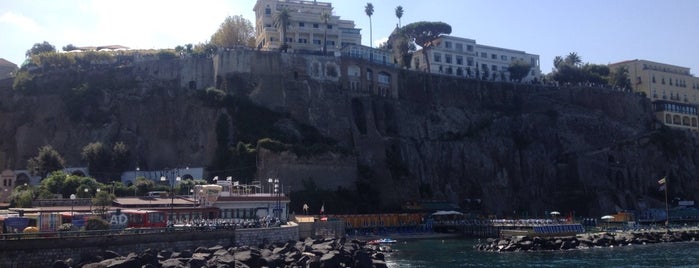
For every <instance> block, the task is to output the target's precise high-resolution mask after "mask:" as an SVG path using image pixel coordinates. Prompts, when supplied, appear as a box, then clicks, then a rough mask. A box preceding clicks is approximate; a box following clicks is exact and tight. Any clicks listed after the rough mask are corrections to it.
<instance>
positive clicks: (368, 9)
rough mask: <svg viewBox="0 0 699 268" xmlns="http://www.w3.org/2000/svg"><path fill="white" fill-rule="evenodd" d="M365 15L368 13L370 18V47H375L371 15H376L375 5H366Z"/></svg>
mask: <svg viewBox="0 0 699 268" xmlns="http://www.w3.org/2000/svg"><path fill="white" fill-rule="evenodd" d="M364 13H366V15H367V16H369V47H374V44H372V43H373V42H374V33H373V32H372V28H373V27H372V25H371V15H374V5H372V4H371V3H366V6H364Z"/></svg>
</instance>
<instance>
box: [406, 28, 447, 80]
mask: <svg viewBox="0 0 699 268" xmlns="http://www.w3.org/2000/svg"><path fill="white" fill-rule="evenodd" d="M403 33H404V34H405V35H406V36H408V37H409V38H411V39H412V40H413V42H415V43H416V44H417V45H418V46H421V47H422V55H423V56H424V58H425V65H426V66H427V72H430V59H429V57H428V55H427V51H428V50H429V49H430V48H431V47H433V46H435V45H436V43H435V42H434V41H435V40H437V39H439V38H440V37H442V35H444V34H450V33H451V26H450V25H449V24H446V23H444V22H429V21H419V22H413V23H411V24H408V25H405V26H404V27H403Z"/></svg>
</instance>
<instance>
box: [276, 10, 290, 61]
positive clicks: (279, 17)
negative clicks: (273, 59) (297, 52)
mask: <svg viewBox="0 0 699 268" xmlns="http://www.w3.org/2000/svg"><path fill="white" fill-rule="evenodd" d="M290 17H291V11H289V10H288V9H286V8H282V9H280V10H279V11H277V13H276V14H274V27H277V29H279V35H280V36H279V39H281V41H282V46H281V47H280V48H279V50H280V51H284V52H286V50H287V49H288V48H289V46H288V45H287V44H286V29H287V27H288V26H289V18H290Z"/></svg>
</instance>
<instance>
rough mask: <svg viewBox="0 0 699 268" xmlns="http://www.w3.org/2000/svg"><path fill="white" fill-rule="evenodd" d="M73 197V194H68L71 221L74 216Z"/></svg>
mask: <svg viewBox="0 0 699 268" xmlns="http://www.w3.org/2000/svg"><path fill="white" fill-rule="evenodd" d="M75 198H76V196H75V194H71V195H70V218H71V219H70V220H71V222H72V221H73V216H74V214H73V206H74V205H75Z"/></svg>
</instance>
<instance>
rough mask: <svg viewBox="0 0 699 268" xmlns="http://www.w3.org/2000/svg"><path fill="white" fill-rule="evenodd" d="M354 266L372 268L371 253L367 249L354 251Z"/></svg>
mask: <svg viewBox="0 0 699 268" xmlns="http://www.w3.org/2000/svg"><path fill="white" fill-rule="evenodd" d="M354 267H357V268H371V267H372V261H371V255H369V253H367V252H366V251H363V250H359V251H356V252H355V253H354Z"/></svg>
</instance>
